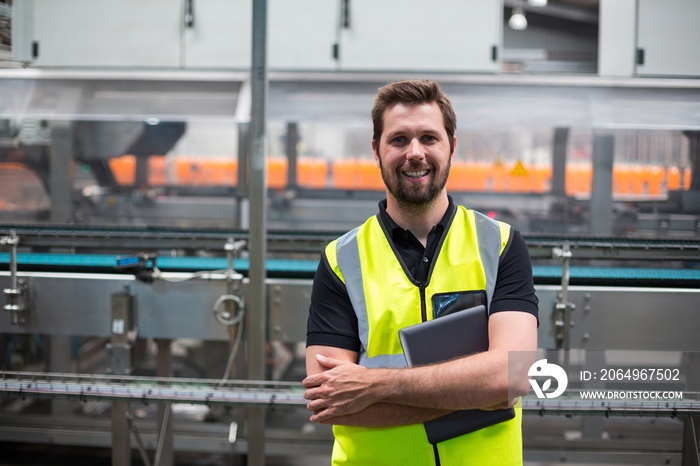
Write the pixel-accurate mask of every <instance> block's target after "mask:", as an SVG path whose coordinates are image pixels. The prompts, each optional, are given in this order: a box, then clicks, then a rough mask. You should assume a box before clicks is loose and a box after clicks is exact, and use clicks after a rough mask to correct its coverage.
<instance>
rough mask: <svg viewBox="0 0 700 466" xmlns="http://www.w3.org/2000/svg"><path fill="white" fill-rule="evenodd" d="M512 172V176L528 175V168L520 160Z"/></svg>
mask: <svg viewBox="0 0 700 466" xmlns="http://www.w3.org/2000/svg"><path fill="white" fill-rule="evenodd" d="M510 174H511V175H512V176H527V168H525V165H523V163H522V162H521V161H520V160H518V163H516V164H515V167H513V170H511V172H510Z"/></svg>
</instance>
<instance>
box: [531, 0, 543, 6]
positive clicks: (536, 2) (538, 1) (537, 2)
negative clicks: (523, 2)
mask: <svg viewBox="0 0 700 466" xmlns="http://www.w3.org/2000/svg"><path fill="white" fill-rule="evenodd" d="M527 3H529V4H530V5H532V6H547V0H527Z"/></svg>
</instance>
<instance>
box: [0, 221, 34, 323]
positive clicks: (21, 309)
mask: <svg viewBox="0 0 700 466" xmlns="http://www.w3.org/2000/svg"><path fill="white" fill-rule="evenodd" d="M18 245H19V236H17V235H16V234H15V232H14V230H13V231H10V235H9V236H3V237H0V246H9V247H10V288H5V289H3V290H2V292H3V294H4V295H5V300H6V304H5V305H4V306H3V309H4V310H5V311H7V312H9V313H10V314H11V316H12V318H11V319H12V320H11V321H12V325H25V324H26V323H27V321H28V314H29V286H28V285H27V282H26V281H25V280H23V279H21V278H18V277H17V246H18Z"/></svg>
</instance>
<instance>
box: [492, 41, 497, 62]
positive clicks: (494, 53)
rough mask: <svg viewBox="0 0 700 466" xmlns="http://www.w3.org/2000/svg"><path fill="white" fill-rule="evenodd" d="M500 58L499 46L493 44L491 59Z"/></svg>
mask: <svg viewBox="0 0 700 466" xmlns="http://www.w3.org/2000/svg"><path fill="white" fill-rule="evenodd" d="M496 60H498V46H496V45H492V46H491V61H496Z"/></svg>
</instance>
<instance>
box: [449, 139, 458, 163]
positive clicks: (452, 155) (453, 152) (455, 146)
mask: <svg viewBox="0 0 700 466" xmlns="http://www.w3.org/2000/svg"><path fill="white" fill-rule="evenodd" d="M455 152H457V136H452V153H451V154H450V159H451V160H454V158H455Z"/></svg>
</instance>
